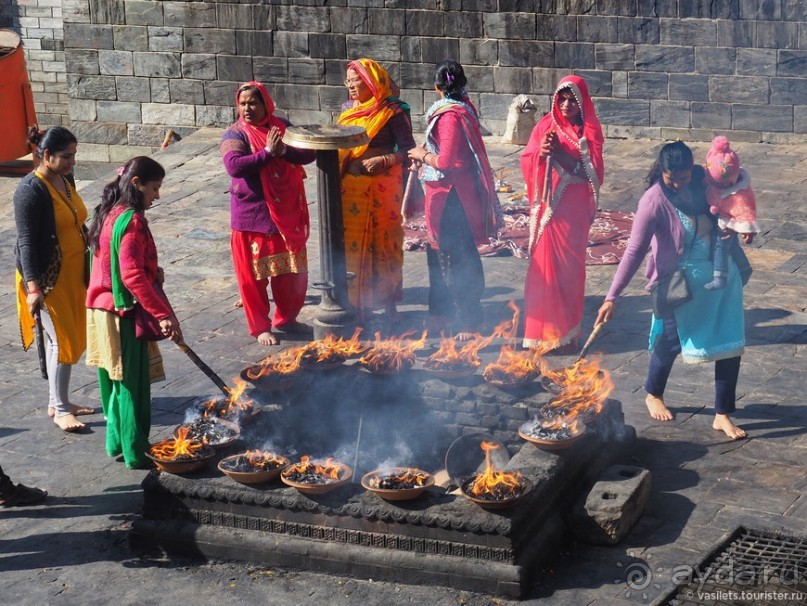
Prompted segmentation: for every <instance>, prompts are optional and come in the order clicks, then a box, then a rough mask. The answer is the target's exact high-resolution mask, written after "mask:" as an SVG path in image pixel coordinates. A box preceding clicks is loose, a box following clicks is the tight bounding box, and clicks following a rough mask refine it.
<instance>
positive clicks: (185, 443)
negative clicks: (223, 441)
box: [150, 427, 203, 461]
mask: <svg viewBox="0 0 807 606" xmlns="http://www.w3.org/2000/svg"><path fill="white" fill-rule="evenodd" d="M189 431H190V428H189V427H180V428H179V429H177V433H176V437H175V438H172V439H170V440H163V441H162V442H158V443H157V444H154V445H153V446H152V447H151V448H150V452H151V454H152V455H154V456H155V457H156V458H157V459H160V460H161V461H173V460H174V459H178V458H180V457H186V458H190V459H193V458H195V457H196V453H197V451H199V450H201V449H202V447H203V444H202V443H201V442H199V441H198V440H189V439H188V432H189Z"/></svg>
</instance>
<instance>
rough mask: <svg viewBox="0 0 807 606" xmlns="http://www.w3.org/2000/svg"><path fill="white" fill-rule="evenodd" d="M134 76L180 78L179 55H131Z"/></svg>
mask: <svg viewBox="0 0 807 606" xmlns="http://www.w3.org/2000/svg"><path fill="white" fill-rule="evenodd" d="M133 58H134V75H135V76H148V77H152V78H180V77H181V76H182V65H181V63H180V54H179V53H133Z"/></svg>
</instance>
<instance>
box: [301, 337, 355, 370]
mask: <svg viewBox="0 0 807 606" xmlns="http://www.w3.org/2000/svg"><path fill="white" fill-rule="evenodd" d="M361 331H362V329H361V328H357V329H356V330H355V331H354V332H353V336H352V337H351V338H350V339H345V338H344V337H336V336H334V335H326V336H325V338H323V339H318V340H316V341H312V342H311V343H309V344H308V345H305V346H303V349H304V351H303V353H302V356H301V361H307V362H314V363H323V362H324V363H327V362H344V361H345V360H347V359H348V358H351V357H353V356H356V355H358V354H360V353H363V352H364V351H366V350H367V346H366V345H365V344H364V343H362V342H361V341H360V340H359V335H360V334H361Z"/></svg>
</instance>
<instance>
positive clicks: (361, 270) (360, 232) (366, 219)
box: [338, 59, 415, 321]
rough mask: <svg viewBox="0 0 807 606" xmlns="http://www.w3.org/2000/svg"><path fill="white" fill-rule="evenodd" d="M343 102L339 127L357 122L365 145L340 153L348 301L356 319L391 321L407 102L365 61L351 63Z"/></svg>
mask: <svg viewBox="0 0 807 606" xmlns="http://www.w3.org/2000/svg"><path fill="white" fill-rule="evenodd" d="M345 86H347V89H348V93H349V95H350V100H349V101H347V102H345V104H344V105H343V106H342V114H341V115H340V116H339V120H338V123H339V124H347V125H351V126H362V127H364V129H365V130H366V131H367V135H368V136H369V138H370V143H369V144H368V145H363V146H361V147H355V148H353V149H347V150H342V151H340V152H339V160H340V165H341V169H342V216H343V220H344V227H345V256H346V261H347V270H348V271H349V272H352V273H353V274H355V276H356V277H355V278H353V279H352V280H350V281H349V282H348V295H349V297H350V302H351V304H352V305H353V306H354V307H356V308H358V310H359V314H360V318H361V319H365V320H366V319H368V318H369V317H370V315H371V314H372V312H373V310H375V309H381V308H383V309H385V311H386V314H387V318H388V319H389V320H390V321H392V320H394V319H395V315H396V313H397V312H396V307H395V304H396V303H397V302H398V301H400V300H401V298H402V296H403V235H404V232H403V225H402V223H403V219H402V217H401V201H402V197H403V183H404V172H405V171H404V166H403V164H404V162H405V161H406V152H407V151H408V150H409V149H411V148H412V147H414V146H415V140H414V138H413V137H412V123H411V121H410V119H409V106H408V105H406V104H405V103H404V102H403V101H401V100H400V99H398V98H397V94H398V93H399V90H398V87H397V86H396V85H395V83H394V82H393V81H392V79H391V78H390V77H389V74H388V73H387V70H385V69H384V68H383V67H381V66H380V65H379V64H378V63H376V62H375V61H373V60H371V59H359V60H358V61H352V62H351V63H349V64H348V66H347V80H345Z"/></svg>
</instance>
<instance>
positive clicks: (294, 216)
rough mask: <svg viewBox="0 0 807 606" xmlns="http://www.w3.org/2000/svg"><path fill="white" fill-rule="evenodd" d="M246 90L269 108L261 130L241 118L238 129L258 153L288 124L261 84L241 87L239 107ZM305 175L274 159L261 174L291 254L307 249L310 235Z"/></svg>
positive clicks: (272, 211) (264, 191)
mask: <svg viewBox="0 0 807 606" xmlns="http://www.w3.org/2000/svg"><path fill="white" fill-rule="evenodd" d="M245 86H253V87H255V88H256V89H257V90H258V92H260V94H261V97H262V98H263V103H264V105H265V106H266V114H267V116H266V118H265V119H264V121H263V122H261V123H260V124H259V125H257V126H255V125H252V124H247V122H246V121H245V120H244V119H243V118H241V117H239V118H238V125H239V126H240V127H241V128H242V129H243V131H244V133H246V135H247V139H248V140H249V146H250V147H251V148H252V153H256V152H258V151H260V150H262V149H264V148H265V147H266V138H267V135H268V134H269V130H270V129H271V128H272V127H273V126H276V127H277V128H279V129H280V132H281V133H284V132H286V124H285V123H284V122H283V120H281V119H279V118H277V117H275V103H274V101H272V98H271V97H270V96H269V93H268V91H267V90H266V87H265V86H264V85H263V84H260V83H258V82H245V83H244V84H242V85H241V86H239V87H238V90H239V92H238V93H236V95H235V104H236V106H237V105H238V97H239V94H240V91H241V90H242V89H243V88H244V87H245ZM304 175H305V171H304V170H303V168H302V167H301V166H297V165H295V164H291V163H290V162H287V161H286V160H284V159H283V158H281V157H273V158H272V159H271V161H270V162H268V163H267V164H265V165H264V166H263V167H262V168H261V171H260V178H261V186H262V187H263V195H264V199H265V200H266V205H267V206H268V208H269V215H270V216H271V217H272V221H273V222H274V223H275V225H277V229H278V230H279V231H280V235H281V236H283V240H284V241H285V242H286V246H287V247H288V249H289V250H290V251H291V252H298V251H300V250H302V249H303V248H305V243H306V241H307V240H308V234H309V232H310V223H309V220H308V208H307V207H306V201H305V189H304V187H303V176H304Z"/></svg>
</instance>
